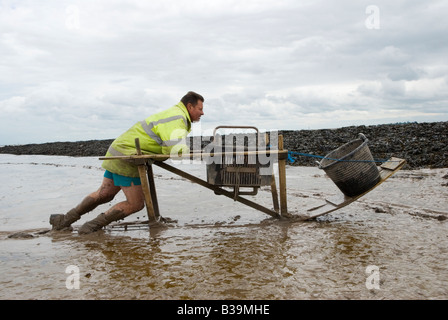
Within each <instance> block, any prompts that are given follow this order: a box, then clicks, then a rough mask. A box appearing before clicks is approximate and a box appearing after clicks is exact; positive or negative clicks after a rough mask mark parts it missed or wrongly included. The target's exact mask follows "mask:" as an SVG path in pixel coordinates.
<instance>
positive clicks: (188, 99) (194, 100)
mask: <svg viewBox="0 0 448 320" xmlns="http://www.w3.org/2000/svg"><path fill="white" fill-rule="evenodd" d="M198 100H201V101H202V102H204V97H203V96H201V95H200V94H199V93H196V92H193V91H189V92H188V93H187V94H186V95H184V96H183V97H182V99H181V100H180V101H181V102H182V103H183V104H184V106H187V104H189V103H191V104H192V105H193V107H195V106H196V105H197V104H198Z"/></svg>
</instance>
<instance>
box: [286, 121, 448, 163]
mask: <svg viewBox="0 0 448 320" xmlns="http://www.w3.org/2000/svg"><path fill="white" fill-rule="evenodd" d="M359 133H363V134H364V135H365V136H366V137H367V139H368V140H369V142H368V146H369V149H370V152H371V153H372V155H373V157H374V158H375V159H388V158H390V157H392V156H394V157H398V158H403V159H406V162H407V164H406V167H405V168H407V169H420V168H447V167H448V122H431V123H404V124H387V125H376V126H351V127H344V128H338V129H321V130H299V131H282V132H281V134H283V139H284V144H285V148H286V149H288V150H291V151H297V152H301V153H307V154H313V155H319V156H325V155H327V154H328V153H330V152H331V151H333V150H334V149H336V148H338V147H340V146H341V145H343V144H345V143H347V142H349V141H352V140H354V139H357V137H358V134H359ZM316 160H319V159H316V158H312V157H305V156H297V157H296V161H295V162H294V163H293V165H299V166H309V165H313V166H315V165H316Z"/></svg>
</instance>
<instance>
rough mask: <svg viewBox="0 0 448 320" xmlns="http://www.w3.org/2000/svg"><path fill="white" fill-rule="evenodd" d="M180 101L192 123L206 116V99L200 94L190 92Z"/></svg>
mask: <svg viewBox="0 0 448 320" xmlns="http://www.w3.org/2000/svg"><path fill="white" fill-rule="evenodd" d="M180 101H181V102H182V103H183V104H184V106H185V107H186V108H187V110H188V113H189V114H190V118H191V121H192V122H197V121H199V120H200V119H201V116H202V115H204V111H203V108H204V105H203V102H204V97H203V96H201V95H200V94H198V93H196V92H193V91H189V92H188V93H187V94H186V95H185V96H183V98H182V99H181V100H180Z"/></svg>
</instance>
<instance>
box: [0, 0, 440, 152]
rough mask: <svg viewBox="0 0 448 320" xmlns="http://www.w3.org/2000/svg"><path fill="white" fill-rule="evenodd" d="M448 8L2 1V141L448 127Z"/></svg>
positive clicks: (268, 1) (421, 4)
mask: <svg viewBox="0 0 448 320" xmlns="http://www.w3.org/2000/svg"><path fill="white" fill-rule="evenodd" d="M447 15H448V3H447V2H446V1H435V0H434V1H353V0H350V1H348V0H341V1H329V0H328V1H323V0H322V1H293V0H291V1H278V0H277V1H274V0H264V1H260V0H258V1H255V0H253V1H241V0H238V1H232V0H226V1H216V0H214V1H185V0H178V1H169V0H160V1H159V0H157V1H154V0H151V1H130V0H127V1H116V0H114V1H110V0H108V1H50V0H46V1H3V0H2V1H0V57H1V59H0V126H1V129H0V145H5V144H23V143H34V142H47V141H75V140H87V139H106V138H115V137H116V136H118V135H119V134H121V133H122V132H123V131H125V130H127V129H128V128H129V127H130V126H131V125H133V124H134V123H135V122H136V121H139V120H141V119H143V118H146V117H148V116H149V115H151V114H152V113H154V112H156V111H159V110H162V109H165V108H167V107H170V106H171V105H174V104H176V103H177V102H178V101H179V100H180V98H181V97H182V96H183V94H185V93H186V92H187V91H189V90H194V91H197V92H199V93H201V94H202V95H204V97H205V99H206V101H205V105H204V111H205V116H204V117H202V120H201V123H200V124H197V125H195V129H194V133H196V134H201V133H210V131H211V130H213V128H214V127H215V126H217V125H222V124H227V125H254V126H257V127H259V128H260V129H261V130H271V129H308V128H334V127H340V126H346V125H359V124H379V123H390V122H403V121H419V122H424V121H446V120H448V59H447V57H448V40H447V39H448V38H447V36H446V34H447V30H448V20H447V19H446V16H447Z"/></svg>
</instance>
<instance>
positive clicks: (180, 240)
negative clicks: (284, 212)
mask: <svg viewBox="0 0 448 320" xmlns="http://www.w3.org/2000/svg"><path fill="white" fill-rule="evenodd" d="M100 165H101V162H100V161H99V160H98V159H97V158H96V157H82V158H74V157H62V156H61V157H58V156H15V155H0V173H1V176H2V177H3V178H4V179H5V180H6V181H9V184H8V186H6V185H2V186H0V189H1V190H0V191H1V192H0V201H1V203H2V208H1V212H0V221H1V224H0V298H1V299H10V300H15V299H89V300H90V299H92V300H93V299H241V300H244V299H275V300H282V299H287V300H290V299H294V300H295V299H353V300H358V299H374V300H376V299H392V300H393V299H440V300H442V299H446V298H447V297H448V263H447V261H448V232H447V231H448V221H447V219H446V218H447V217H448V210H447V199H448V187H447V186H446V185H445V184H446V182H447V178H446V176H447V174H448V169H428V168H427V169H419V170H401V171H399V172H398V173H397V174H395V175H394V176H393V177H391V178H390V179H388V180H387V181H386V182H385V183H383V184H382V185H381V186H379V187H378V188H376V189H375V190H373V191H372V192H370V193H369V194H367V195H366V196H364V197H362V198H361V199H359V200H358V201H356V202H355V203H353V204H351V205H349V206H347V207H345V208H343V209H341V210H338V211H335V212H333V213H331V214H329V215H325V216H322V217H319V218H317V219H316V220H313V221H307V222H303V221H295V220H294V219H280V220H278V219H274V218H271V217H269V216H267V215H266V214H263V213H261V212H258V211H256V210H254V209H251V208H249V207H245V206H244V205H242V204H240V203H237V202H234V201H232V200H231V199H228V198H225V197H222V196H217V195H215V194H214V193H213V191H210V190H207V189H204V188H202V187H200V186H198V185H195V184H193V183H191V182H189V181H188V180H185V179H183V178H180V177H178V176H175V175H173V174H172V173H169V172H167V171H164V170H163V169H161V168H158V167H156V168H154V169H155V182H156V187H157V192H158V196H159V206H160V210H161V214H162V216H164V217H166V218H169V220H168V223H167V224H166V225H165V227H163V228H148V226H147V225H145V224H136V222H139V221H144V220H145V219H147V217H146V212H145V210H142V211H140V212H138V213H136V214H134V215H132V216H130V217H127V218H126V219H125V220H124V221H122V222H121V223H123V222H129V223H131V224H130V225H129V226H128V227H127V228H126V229H125V228H124V227H123V225H122V224H121V225H116V224H114V225H110V226H109V227H107V228H106V229H105V230H102V231H99V232H95V233H93V234H89V235H79V234H78V233H77V231H76V230H77V228H79V226H81V225H82V224H83V223H84V222H85V221H88V220H89V219H92V218H94V217H95V216H96V215H97V214H99V213H101V212H102V211H104V210H105V209H108V208H109V207H110V205H111V204H105V205H103V206H101V207H99V208H97V209H95V210H94V211H93V212H91V213H89V214H87V215H86V216H83V218H82V219H81V220H80V221H77V222H76V223H75V225H74V230H73V231H66V232H54V231H50V229H49V228H50V225H49V223H48V218H49V215H50V214H53V213H65V212H66V211H68V210H69V209H70V208H72V207H73V206H75V205H76V204H77V203H79V201H81V200H82V198H83V197H84V196H85V195H86V194H87V193H88V192H90V191H93V190H94V189H96V188H98V187H99V185H100V182H101V180H102V170H101V168H100ZM175 165H176V166H178V167H179V168H180V169H182V170H185V171H187V172H189V173H192V174H194V175H196V176H198V177H200V178H204V177H205V174H206V172H205V166H204V165H202V164H181V163H179V164H175ZM286 175H287V191H288V209H289V212H291V213H292V214H300V213H302V212H304V210H306V209H307V208H311V207H314V206H316V205H318V204H320V203H322V201H325V200H324V199H325V197H327V196H332V195H334V194H336V193H337V192H338V190H337V188H336V187H335V185H334V184H333V183H332V181H331V180H330V179H329V178H328V177H326V175H325V174H324V172H323V171H322V170H319V169H318V168H315V167H314V168H313V167H298V166H297V167H294V166H287V169H286ZM277 176H278V175H277ZM120 197H121V196H120V194H119V195H118V196H117V198H116V199H114V200H113V201H112V204H113V203H115V202H117V201H121V200H122V198H120ZM249 198H251V199H252V200H255V201H257V202H258V203H260V204H262V205H265V206H267V207H271V206H272V203H271V195H270V189H269V188H267V187H263V188H262V189H261V190H260V191H259V193H258V195H257V196H255V197H249ZM372 270H374V271H372Z"/></svg>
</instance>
